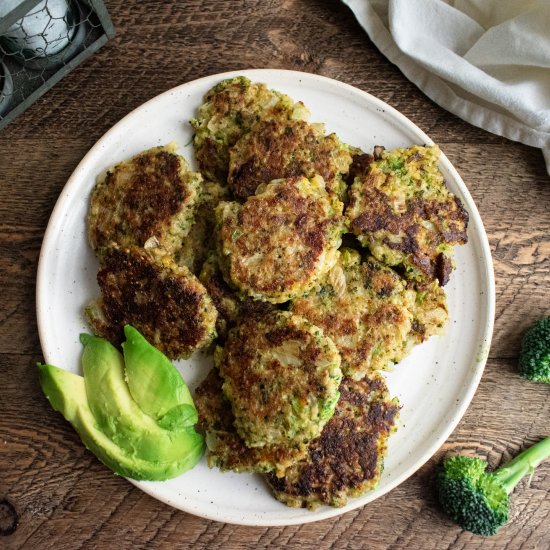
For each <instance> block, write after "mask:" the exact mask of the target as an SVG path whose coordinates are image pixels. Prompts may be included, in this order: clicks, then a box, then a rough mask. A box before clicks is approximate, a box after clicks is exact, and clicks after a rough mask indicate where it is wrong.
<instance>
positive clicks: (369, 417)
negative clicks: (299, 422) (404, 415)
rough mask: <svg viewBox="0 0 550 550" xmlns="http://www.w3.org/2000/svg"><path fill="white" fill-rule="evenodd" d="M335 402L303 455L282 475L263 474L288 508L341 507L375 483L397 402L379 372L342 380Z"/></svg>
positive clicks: (392, 426)
mask: <svg viewBox="0 0 550 550" xmlns="http://www.w3.org/2000/svg"><path fill="white" fill-rule="evenodd" d="M340 392H341V396H340V400H339V401H338V405H337V406H336V411H335V413H334V416H333V417H332V419H331V420H330V421H329V422H328V424H327V425H326V426H325V427H324V429H323V431H322V433H321V436H320V437H319V438H317V439H316V440H314V441H312V442H311V443H310V445H309V448H308V456H307V458H306V459H304V460H302V461H300V462H297V463H296V464H294V465H293V466H290V468H288V469H287V470H286V472H285V475H284V477H282V478H278V477H276V476H274V475H272V474H268V475H267V476H266V478H267V481H268V483H269V485H270V486H271V488H272V489H273V492H274V494H275V497H276V498H277V499H278V500H280V501H281V502H283V503H285V504H286V505H287V506H293V507H302V508H305V507H307V508H310V509H315V508H316V507H318V506H319V505H321V504H328V505H329V506H344V505H345V504H346V502H347V498H348V497H357V496H360V495H362V494H363V493H365V492H367V491H370V490H372V489H374V488H375V487H376V485H377V484H378V481H379V479H380V475H381V474H382V468H383V459H384V456H385V454H386V449H387V440H388V436H389V435H390V434H391V433H392V431H393V430H394V426H395V421H396V417H397V414H398V411H399V406H398V404H397V401H396V400H391V399H390V396H389V393H388V390H387V388H386V385H385V383H384V380H383V378H382V377H380V376H374V377H372V378H364V379H363V380H359V381H353V380H351V379H349V378H344V380H343V381H342V384H341V386H340Z"/></svg>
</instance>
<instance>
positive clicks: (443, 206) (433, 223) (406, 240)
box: [346, 145, 468, 285]
mask: <svg viewBox="0 0 550 550" xmlns="http://www.w3.org/2000/svg"><path fill="white" fill-rule="evenodd" d="M439 154H440V151H439V148H438V147H437V146H436V145H432V146H429V147H421V146H417V145H415V146H413V147H410V148H409V149H395V150H393V151H380V150H379V151H378V153H377V159H375V160H374V162H372V163H371V164H370V166H369V168H368V171H367V174H366V175H364V176H358V177H357V178H356V179H355V181H354V183H353V185H352V186H351V188H350V193H349V194H350V202H349V205H348V208H347V210H346V214H347V216H348V218H349V220H350V228H351V230H352V231H353V232H354V233H355V234H356V235H357V236H358V239H359V241H360V242H361V243H362V244H363V245H364V246H368V247H369V249H370V251H371V253H372V254H373V256H374V257H375V258H377V259H378V260H380V261H381V262H383V263H385V264H388V265H391V266H401V267H402V268H403V269H404V272H405V275H406V276H407V277H408V278H410V279H414V280H434V279H437V280H438V281H439V282H440V284H441V285H444V284H445V283H446V282H447V281H448V279H449V276H450V273H451V271H452V261H451V254H452V247H453V245H456V244H463V243H465V242H466V241H467V239H468V237H467V234H466V228H467V225H468V213H467V212H466V211H465V210H464V208H463V206H462V203H461V202H460V199H458V198H457V197H455V196H454V195H453V194H452V193H450V192H449V191H448V190H447V188H446V187H445V181H444V179H443V175H442V174H441V172H440V170H439V168H438V160H439ZM356 167H357V164H356ZM356 167H354V168H353V170H355V169H356Z"/></svg>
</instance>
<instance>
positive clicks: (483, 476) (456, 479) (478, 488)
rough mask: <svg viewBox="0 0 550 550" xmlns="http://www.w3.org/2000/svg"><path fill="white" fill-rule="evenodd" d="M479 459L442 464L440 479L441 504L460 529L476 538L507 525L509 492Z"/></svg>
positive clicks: (450, 460) (461, 458) (459, 458)
mask: <svg viewBox="0 0 550 550" xmlns="http://www.w3.org/2000/svg"><path fill="white" fill-rule="evenodd" d="M486 466H487V463H486V462H485V461H484V460H481V459H480V458H470V457H467V456H452V457H449V458H448V459H447V460H445V461H444V462H443V468H442V470H441V471H440V473H439V477H438V493H439V501H440V502H441V505H442V507H443V510H444V511H445V513H446V514H447V515H448V516H449V517H450V518H451V519H452V520H453V521H454V522H455V523H457V524H458V525H460V527H462V528H463V529H466V530H468V531H471V532H472V533H476V534H477V535H484V536H489V535H494V534H495V533H496V532H497V530H498V529H499V527H500V526H501V525H504V524H505V523H506V522H507V521H508V513H509V498H508V493H507V492H506V489H505V488H504V487H503V486H502V484H501V483H500V482H499V481H498V480H497V479H495V478H494V476H492V475H491V474H490V473H486V472H485V468H486Z"/></svg>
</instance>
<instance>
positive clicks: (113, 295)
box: [86, 247, 217, 359]
mask: <svg viewBox="0 0 550 550" xmlns="http://www.w3.org/2000/svg"><path fill="white" fill-rule="evenodd" d="M97 282H98V283H99V288H100V290H101V295H100V297H99V298H98V299H97V300H96V301H95V302H93V303H92V304H90V305H89V306H88V307H87V308H86V316H87V318H88V321H89V323H90V325H91V327H92V329H93V331H94V332H95V333H96V334H97V335H99V336H102V337H104V338H107V340H109V341H110V342H111V343H113V344H114V345H120V344H121V342H122V341H123V340H124V331H123V328H124V325H126V324H131V325H132V326H134V327H135V328H136V329H137V330H139V331H140V332H141V334H143V336H144V337H145V338H146V339H147V340H148V341H149V342H150V343H151V344H153V345H154V346H155V347H157V348H158V349H160V350H161V351H162V352H163V353H164V354H166V355H167V356H168V357H169V358H171V359H177V358H181V357H188V356H189V355H191V354H192V353H193V352H194V351H195V350H197V349H200V348H202V347H204V346H206V345H208V344H209V343H210V342H211V341H212V339H213V338H214V337H215V335H216V331H215V324H216V316H217V312H216V308H215V307H214V304H213V303H212V300H211V299H210V297H209V296H208V294H207V292H206V289H205V288H204V286H203V285H202V284H201V283H200V282H199V280H198V279H197V278H196V277H195V276H194V275H193V274H192V273H191V272H190V271H189V270H188V269H187V268H186V267H180V266H178V265H176V264H175V263H174V261H173V260H172V259H171V258H170V257H169V256H164V257H155V256H154V255H153V253H152V252H150V251H147V250H145V249H142V248H138V247H131V248H119V247H113V248H111V249H109V250H108V251H107V252H106V253H105V254H104V256H103V258H102V261H101V268H100V270H99V272H98V274H97Z"/></svg>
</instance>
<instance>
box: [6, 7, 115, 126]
mask: <svg viewBox="0 0 550 550" xmlns="http://www.w3.org/2000/svg"><path fill="white" fill-rule="evenodd" d="M113 35H114V29H113V25H112V23H111V19H110V17H109V14H108V13H107V9H106V8H105V5H104V4H103V2H102V1H101V0H0V129H2V128H3V127H4V126H6V125H7V124H8V123H9V122H11V121H12V120H13V119H14V118H15V117H16V116H17V115H18V114H20V113H21V112H23V111H24V110H25V109H26V108H27V107H28V106H29V105H30V104H31V103H33V102H34V101H36V99H38V98H39V97H40V96H41V95H42V94H44V93H45V92H46V91H47V90H49V89H50V88H51V87H52V86H53V85H54V84H55V83H57V82H59V80H61V79H62V78H63V77H64V76H65V75H66V74H68V73H69V72H70V71H71V70H72V69H74V68H75V67H76V66H77V65H78V64H79V63H81V62H82V61H83V60H84V59H86V58H87V57H89V56H90V55H91V54H92V53H94V52H95V51H97V50H98V49H99V48H100V47H101V46H102V45H103V44H105V42H107V40H108V39H109V38H111V37H112V36H113Z"/></svg>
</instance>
